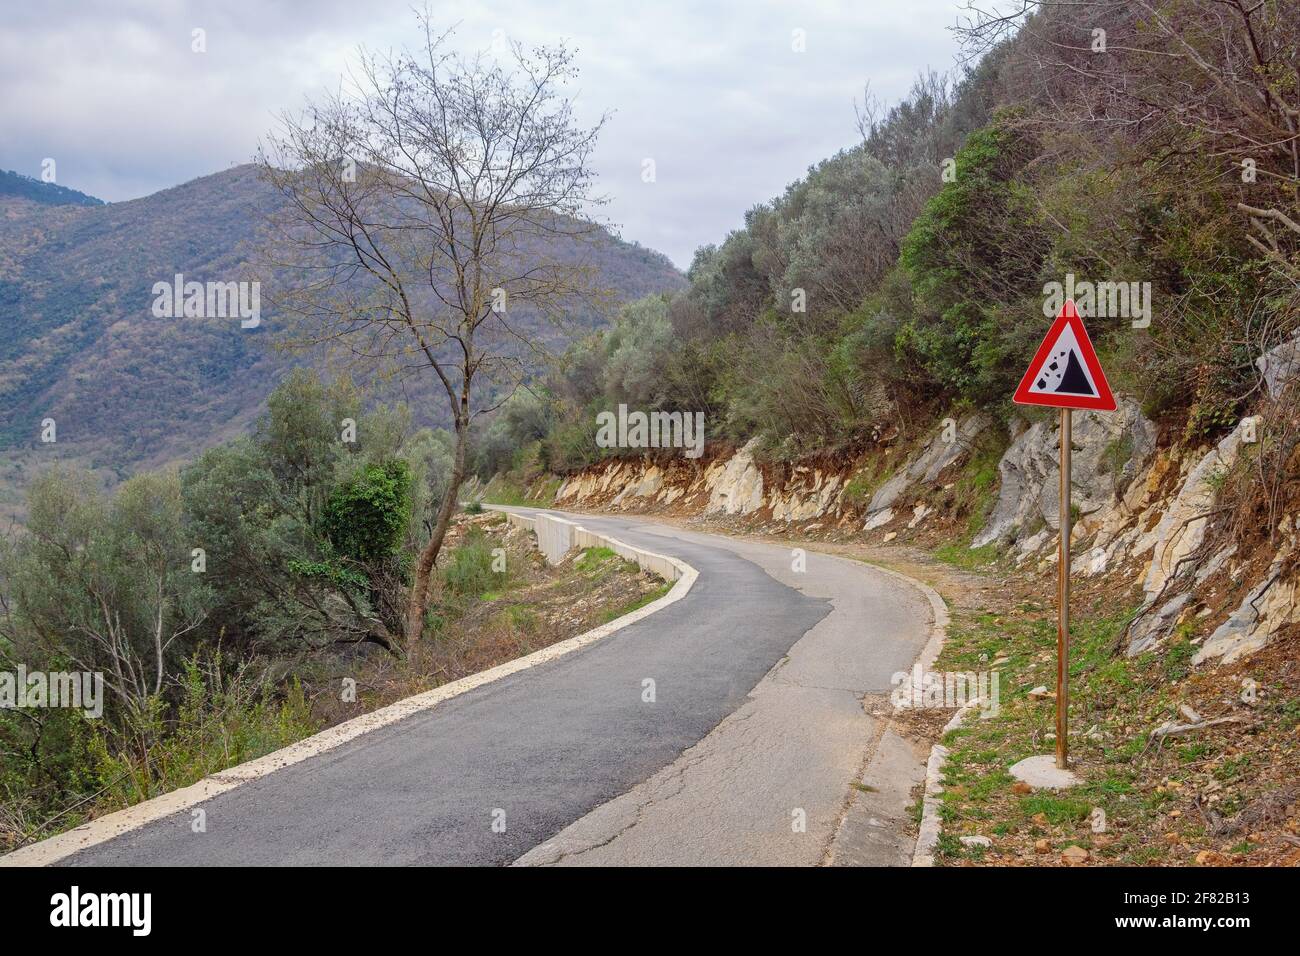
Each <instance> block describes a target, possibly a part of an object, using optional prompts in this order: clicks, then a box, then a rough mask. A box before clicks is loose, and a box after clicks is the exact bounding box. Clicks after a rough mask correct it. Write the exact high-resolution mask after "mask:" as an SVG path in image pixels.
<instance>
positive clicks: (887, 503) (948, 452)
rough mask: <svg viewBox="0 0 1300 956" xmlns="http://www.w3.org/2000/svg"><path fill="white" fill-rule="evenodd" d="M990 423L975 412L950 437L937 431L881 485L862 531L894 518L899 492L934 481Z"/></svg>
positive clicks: (868, 508)
mask: <svg viewBox="0 0 1300 956" xmlns="http://www.w3.org/2000/svg"><path fill="white" fill-rule="evenodd" d="M990 424H991V421H990V419H989V418H988V416H987V415H984V414H983V413H982V412H976V413H975V414H973V415H970V416H968V417H967V418H965V419H963V420H962V421H961V422H959V423H957V427H956V430H955V435H953V437H952V438H951V440H949V438H948V436H947V435H946V434H945V431H944V430H940V432H939V434H937V435H935V436H934V438H932V439H931V440H930V443H929V444H928V445H926V446H925V448H924V449H923V450H922V451H921V453H920V454H919V455H917V456H916V457H915V458H913V459H912V460H911V461H909V462H908V463H907V464H906V465H904V466H902V467H901V468H899V469H898V471H896V472H894V474H893V475H891V476H890V478H889V480H888V481H886V482H885V483H884V484H883V485H881V486H880V487H879V488H878V489H877V490H876V493H875V494H874V495H873V496H872V498H871V504H869V505H867V521H866V524H865V526H864V530H866V531H870V530H872V529H873V528H879V527H880V526H881V525H884V524H888V523H889V521H890V520H891V519H892V518H893V517H894V512H893V506H894V503H895V502H896V501H898V499H899V498H900V497H901V496H902V494H903V493H904V492H905V491H907V489H909V488H911V487H912V486H913V485H915V484H917V483H919V482H925V481H934V480H935V479H936V478H937V477H939V474H940V472H942V471H943V470H944V469H945V468H947V467H948V466H949V465H951V464H952V463H953V462H955V461H956V460H957V459H958V458H960V457H961V456H962V455H963V454H965V453H966V452H967V451H969V450H970V447H971V443H972V442H974V440H975V438H976V437H977V436H978V435H979V433H980V432H982V431H983V430H984V429H986V428H988V427H989V425H990Z"/></svg>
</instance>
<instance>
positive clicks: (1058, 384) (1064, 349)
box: [1013, 299, 1115, 412]
mask: <svg viewBox="0 0 1300 956" xmlns="http://www.w3.org/2000/svg"><path fill="white" fill-rule="evenodd" d="M1013 400H1014V401H1015V402H1016V403H1017V404H1019V405H1046V406H1048V407H1049V408H1091V409H1095V410H1097V411H1102V412H1113V411H1114V410H1115V396H1114V395H1112V394H1111V391H1110V384H1109V383H1108V382H1107V381H1106V373H1105V372H1103V371H1102V370H1101V362H1099V361H1097V352H1096V350H1094V349H1093V347H1092V340H1091V339H1089V338H1088V330H1087V329H1085V328H1084V327H1083V320H1082V319H1080V318H1079V312H1078V310H1077V309H1075V307H1074V301H1073V300H1072V299H1066V300H1065V304H1064V305H1063V306H1061V311H1060V313H1059V314H1058V315H1057V316H1056V321H1055V322H1053V323H1052V327H1051V329H1050V330H1048V333H1047V337H1046V338H1045V339H1043V344H1042V345H1040V346H1039V347H1038V354H1037V355H1035V356H1034V360H1033V361H1032V362H1030V363H1029V370H1028V371H1027V372H1025V377H1024V378H1022V379H1021V380H1020V387H1019V388H1017V389H1016V394H1015V396H1014V398H1013Z"/></svg>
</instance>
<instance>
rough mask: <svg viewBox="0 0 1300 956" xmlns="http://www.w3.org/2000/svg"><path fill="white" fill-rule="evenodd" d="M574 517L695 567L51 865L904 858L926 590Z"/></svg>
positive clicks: (828, 561)
mask: <svg viewBox="0 0 1300 956" xmlns="http://www.w3.org/2000/svg"><path fill="white" fill-rule="evenodd" d="M517 510H519V511H521V512H525V513H526V512H528V511H529V510H530V509H517ZM570 517H572V518H573V520H577V521H580V522H581V524H582V525H583V526H584V527H587V528H589V529H590V530H592V531H597V532H600V533H604V534H608V535H610V536H613V537H616V538H618V539H619V540H621V541H624V542H626V543H628V544H631V545H634V546H638V547H642V548H645V549H647V550H652V551H655V552H658V553H660V554H667V555H671V556H673V557H676V558H679V559H681V560H682V561H685V562H687V563H688V564H690V565H691V566H692V567H694V568H695V569H696V570H697V571H698V572H699V576H698V579H697V580H696V581H695V583H694V585H693V586H692V587H691V589H690V590H689V592H687V593H686V594H685V595H684V596H683V597H682V598H681V599H680V600H677V601H676V602H675V603H672V604H669V605H668V606H667V607H664V608H662V609H661V610H659V611H657V612H656V613H654V614H651V615H649V616H648V617H645V618H644V619H642V620H639V621H636V622H635V623H632V624H630V625H628V626H626V627H624V628H622V629H621V630H617V631H615V632H614V633H612V634H610V635H609V636H607V637H604V638H603V639H601V640H599V641H596V642H595V643H592V644H590V645H588V646H585V647H582V648H580V649H578V650H575V651H572V652H571V653H568V654H565V655H564V656H561V657H558V658H557V659H554V660H550V661H547V662H545V663H542V664H539V665H537V666H535V667H530V668H528V669H525V670H520V671H518V672H516V673H513V674H510V675H509V676H506V677H503V678H501V679H499V680H496V681H493V682H492V683H487V684H484V685H482V686H479V687H476V688H474V689H472V690H469V691H468V692H466V693H463V694H461V695H459V696H456V697H453V698H451V699H448V700H445V701H442V702H441V703H438V704H436V706H432V707H430V708H428V709H426V710H422V711H419V712H417V713H414V714H412V715H410V716H407V717H404V718H403V719H401V720H400V721H398V722H396V723H392V724H389V725H388V726H383V727H379V728H378V729H375V730H373V731H370V732H368V733H364V734H362V735H360V736H357V737H355V738H353V739H351V740H348V741H347V742H345V743H343V744H341V745H339V746H335V747H333V748H332V749H328V750H325V751H323V752H321V753H319V754H317V755H314V756H311V757H309V758H307V759H303V760H301V761H299V762H297V763H293V764H292V765H289V766H285V767H284V768H283V769H277V770H275V771H274V772H271V773H267V774H265V775H263V776H259V777H257V778H256V779H250V780H248V782H245V783H242V785H239V786H237V787H234V788H233V789H229V790H226V791H224V792H219V793H217V794H216V795H215V796H212V797H211V798H210V799H206V800H205V801H203V802H201V803H198V804H197V805H196V806H194V807H190V806H184V807H182V808H181V809H178V810H177V811H176V812H174V813H170V814H169V815H166V816H163V817H161V818H159V819H155V820H153V821H152V822H148V823H145V824H144V825H142V826H138V827H136V828H134V829H129V830H126V832H123V833H121V834H120V835H117V836H114V837H112V838H111V839H107V840H105V841H103V842H99V843H96V844H94V845H90V846H88V847H87V848H85V849H82V850H80V851H79V852H75V853H73V854H71V855H66V856H63V857H62V858H61V859H58V860H55V861H52V862H58V863H60V864H71V865H82V866H104V865H220V864H224V865H277V864H296V865H365V864H398V865H400V864H416V865H418V864H452V865H455V864H478V865H484V864H510V863H519V864H525V865H533V864H539V865H549V864H770V865H794V864H799V865H803V864H808V865H816V864H821V863H835V862H839V863H844V862H891V863H897V862H904V861H905V852H904V848H903V847H904V843H905V839H904V838H902V837H901V835H900V832H899V831H901V823H900V819H901V816H902V815H903V811H902V810H901V809H900V808H901V807H902V806H903V805H905V803H906V802H907V791H908V790H909V789H910V787H911V784H912V782H914V780H915V779H916V775H917V761H916V760H915V759H914V757H915V755H914V754H911V753H908V752H906V748H901V749H900V747H899V745H898V741H897V740H894V741H893V742H892V743H890V738H889V736H888V730H887V726H886V725H887V720H886V719H885V717H884V716H883V715H884V714H885V713H886V712H887V706H886V705H885V703H884V701H885V698H886V696H887V694H888V692H889V690H890V686H891V685H890V678H891V675H892V674H894V673H895V672H897V671H905V670H907V669H909V668H910V667H911V665H912V663H913V661H914V660H915V659H916V658H917V655H918V653H919V652H920V651H921V649H922V647H923V646H924V645H925V643H926V642H927V640H929V639H930V637H931V631H932V628H931V624H932V621H933V618H934V613H935V612H934V608H933V605H932V603H931V599H930V598H929V597H928V596H927V594H926V593H925V592H924V591H922V590H921V589H920V588H918V587H917V586H916V585H915V584H914V583H911V582H909V581H908V580H907V579H904V578H902V577H901V576H899V575H895V574H892V573H891V572H888V571H884V570H880V569H877V568H873V567H870V566H868V565H864V564H861V563H858V562H854V561H850V560H847V559H842V558H837V557H831V556H826V555H821V554H817V553H808V554H807V555H806V558H805V559H804V560H806V568H804V569H802V570H800V569H799V565H800V556H798V555H795V554H794V553H793V552H792V551H791V550H790V549H789V548H783V547H779V546H776V545H770V544H762V543H757V542H753V541H748V540H743V539H733V538H728V537H723V536H718V535H709V534H701V533H695V532H691V531H686V530H682V529H680V528H675V527H670V526H666V525H662V524H656V523H655V522H654V521H653V519H642V518H634V517H630V518H615V517H589V516H570ZM647 681H653V689H654V693H653V700H652V701H651V700H648V699H647V698H648V696H649V695H648V694H647V692H646V688H647V687H648V686H650V685H648V684H647V683H646V682H647ZM873 711H874V714H873ZM877 715H879V716H877ZM864 774H865V775H867V776H868V777H870V776H871V775H872V774H874V775H875V777H874V779H877V780H879V781H881V786H870V787H868V786H863V785H862V783H861V781H862V780H863V779H864ZM217 776H218V778H220V775H217ZM875 800H878V801H880V803H881V805H879V806H873V805H872V803H873V801H875ZM884 803H889V804H890V806H889V807H886V806H884ZM195 809H198V810H202V811H203V812H202V814H201V815H199V816H201V817H202V827H201V828H200V827H196V825H195V822H194V821H195V819H196V814H195V812H194V811H195ZM196 830H198V832H196ZM882 836H883V839H882ZM38 846H39V845H38ZM33 849H35V848H33Z"/></svg>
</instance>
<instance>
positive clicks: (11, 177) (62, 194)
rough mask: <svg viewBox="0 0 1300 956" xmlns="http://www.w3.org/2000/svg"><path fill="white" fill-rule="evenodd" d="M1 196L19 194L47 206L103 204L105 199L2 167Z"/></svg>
mask: <svg viewBox="0 0 1300 956" xmlns="http://www.w3.org/2000/svg"><path fill="white" fill-rule="evenodd" d="M0 196H17V197H19V198H20V199H30V200H32V201H33V202H39V203H44V204H45V205H47V206H103V205H105V203H104V200H102V199H96V198H95V197H94V196H87V195H86V194H85V193H82V192H77V190H75V189H69V188H68V187H67V186H60V185H58V184H57V183H45V182H41V181H40V180H39V179H33V178H32V177H31V176H24V175H23V174H22V173H16V172H14V171H13V170H10V169H0Z"/></svg>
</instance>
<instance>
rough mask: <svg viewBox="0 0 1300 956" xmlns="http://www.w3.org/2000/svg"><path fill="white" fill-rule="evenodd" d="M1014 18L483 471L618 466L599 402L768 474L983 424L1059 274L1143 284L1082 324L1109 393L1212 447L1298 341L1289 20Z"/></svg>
mask: <svg viewBox="0 0 1300 956" xmlns="http://www.w3.org/2000/svg"><path fill="white" fill-rule="evenodd" d="M1029 6H1030V7H1033V8H1037V9H1036V12H1034V13H1032V14H1031V15H1029V16H1028V17H1026V18H1024V22H1023V26H1022V27H1021V28H1020V29H1019V30H1018V32H1014V35H1008V34H1011V33H1012V32H1013V31H1014V28H1015V27H1016V26H1017V25H1018V24H1019V21H1015V22H1011V23H1003V22H1000V21H994V22H991V23H989V24H986V25H985V26H984V27H982V28H981V27H979V26H976V27H974V28H972V29H971V30H970V31H968V32H967V36H966V40H967V42H968V49H969V50H970V52H971V53H972V54H976V53H980V52H984V51H987V52H985V53H984V56H983V58H982V59H980V60H979V62H978V65H977V66H975V67H974V68H973V69H972V70H970V71H969V72H967V73H965V74H964V75H962V76H960V77H959V78H958V79H957V80H956V82H954V83H951V84H950V83H948V82H946V81H944V80H942V79H939V78H936V77H925V78H923V79H922V80H921V81H919V82H918V83H917V85H916V87H915V89H914V90H913V92H912V94H911V95H910V96H909V97H908V98H907V99H906V100H905V101H904V102H902V103H901V104H899V105H898V106H896V107H894V108H892V109H890V110H888V111H887V112H886V111H881V110H879V109H878V108H876V107H875V106H874V104H872V102H871V101H870V100H868V103H867V104H866V106H865V108H862V109H860V112H861V114H862V117H863V122H862V131H863V141H862V142H861V143H860V144H858V145H856V146H854V147H851V148H848V149H845V150H844V151H842V152H841V153H839V154H837V155H836V156H833V157H831V158H829V159H827V160H825V161H824V162H822V163H820V164H818V165H817V166H816V167H814V168H812V169H810V170H809V172H808V174H807V176H806V177H804V178H803V179H801V180H799V181H797V182H795V183H793V184H792V185H791V186H790V187H789V188H788V189H787V190H786V192H785V193H784V194H783V195H781V196H779V197H777V198H775V199H773V200H771V201H769V202H766V203H763V204H760V205H758V206H756V207H754V208H753V209H752V210H750V211H749V213H748V214H747V215H746V223H745V226H744V228H742V229H740V230H737V231H736V232H734V233H732V234H731V235H729V236H728V237H726V239H725V240H724V241H722V242H721V243H719V244H718V245H716V246H714V245H710V246H706V247H704V248H702V249H700V250H699V252H698V253H697V255H696V257H695V261H694V262H693V264H692V266H691V268H690V270H689V273H688V276H689V280H690V285H689V287H688V288H687V289H685V290H683V291H681V292H679V293H677V294H675V295H668V296H657V297H652V298H649V299H645V300H642V301H640V302H637V303H634V304H632V305H630V306H628V307H627V308H626V309H625V310H624V311H623V313H622V315H621V317H620V318H619V320H618V322H617V324H616V325H615V327H614V328H613V329H612V330H609V331H603V332H600V333H598V334H596V335H595V336H593V337H592V338H591V339H590V340H588V341H586V342H583V343H581V344H580V345H577V346H575V347H574V348H573V349H571V350H570V353H569V354H568V356H567V360H566V363H565V366H564V368H563V369H562V371H560V372H559V373H557V374H556V375H554V376H553V377H552V378H551V379H550V380H549V381H548V382H547V383H546V388H545V390H544V397H543V400H542V401H540V402H537V403H532V402H526V401H524V400H522V399H521V402H520V404H521V405H529V406H535V407H520V408H516V409H513V410H511V411H510V412H509V413H508V414H507V415H504V416H502V419H501V422H500V423H499V425H498V426H497V440H498V444H499V446H500V447H499V450H498V451H497V452H496V453H495V457H492V458H491V460H490V461H488V463H487V467H488V468H492V467H499V466H500V465H501V463H502V462H503V461H504V460H505V459H506V458H507V457H508V454H509V449H511V448H512V447H521V446H524V445H526V444H528V443H529V442H532V441H540V446H539V454H540V458H539V462H540V465H541V466H542V467H543V468H547V469H550V470H553V471H559V472H568V471H573V470H575V469H578V468H580V467H581V466H583V465H586V464H588V463H590V462H592V461H594V460H595V459H596V458H598V457H599V456H600V455H602V454H612V453H617V449H614V450H612V451H609V450H602V449H599V448H597V447H596V445H595V442H594V437H593V436H594V432H595V428H594V426H593V421H594V416H595V414H596V413H597V412H598V411H601V410H604V409H609V408H613V407H615V406H616V405H617V404H618V403H620V402H625V403H627V404H628V405H629V406H630V407H635V408H640V409H645V410H656V409H657V410H668V411H704V412H705V413H706V420H707V422H708V426H707V427H708V435H709V438H710V439H711V440H721V441H725V442H732V443H736V444H740V443H743V442H745V441H748V440H750V439H754V438H757V439H758V440H759V451H760V454H761V456H762V457H764V458H765V459H767V460H783V459H786V460H788V459H794V458H797V457H799V456H801V455H806V454H809V453H818V454H822V453H826V452H828V451H836V450H843V449H854V448H861V447H862V446H863V445H864V444H866V443H870V442H871V441H873V440H874V439H878V438H880V437H881V436H887V435H888V436H892V435H895V434H897V433H898V432H899V431H901V432H903V433H904V434H907V433H915V432H916V430H917V429H918V428H925V427H929V425H930V423H931V422H932V421H933V420H934V419H935V418H937V417H938V416H939V415H940V413H941V412H947V411H948V410H951V409H954V408H956V409H960V408H962V407H970V408H979V409H982V410H984V411H985V412H988V413H992V414H993V415H995V416H997V417H998V418H1000V419H1002V420H1004V421H1005V420H1006V419H1008V418H1009V416H1010V412H1011V405H1010V395H1011V393H1012V391H1013V389H1014V386H1015V383H1016V381H1017V380H1018V378H1019V376H1020V375H1021V374H1022V372H1023V371H1024V369H1023V365H1024V363H1025V361H1026V360H1027V358H1028V357H1029V356H1030V355H1032V353H1033V349H1034V347H1035V346H1036V345H1037V343H1038V342H1039V341H1040V339H1041V337H1042V335H1043V334H1044V332H1045V331H1046V329H1047V326H1048V324H1049V323H1050V318H1051V317H1050V315H1047V314H1045V309H1044V302H1045V299H1046V295H1045V292H1046V287H1047V286H1048V284H1049V283H1053V282H1055V283H1065V282H1066V281H1067V275H1070V274H1072V275H1073V276H1074V277H1075V278H1076V280H1077V281H1078V282H1085V281H1087V282H1092V283H1099V282H1109V281H1113V282H1124V283H1139V284H1142V283H1149V289H1150V303H1151V311H1150V315H1149V317H1148V318H1149V322H1145V324H1144V320H1143V319H1142V318H1140V317H1139V316H1137V315H1127V314H1126V315H1106V314H1098V313H1100V312H1101V311H1102V310H1100V309H1096V310H1093V311H1094V314H1093V315H1092V316H1091V317H1089V318H1088V325H1089V329H1090V331H1091V333H1092V337H1093V340H1094V342H1096V343H1097V344H1098V346H1099V348H1100V350H1101V352H1102V359H1103V362H1104V365H1105V367H1106V369H1107V370H1108V373H1109V376H1110V378H1111V382H1112V385H1115V386H1116V387H1117V388H1118V390H1119V391H1120V392H1122V393H1123V394H1126V395H1128V396H1132V397H1134V398H1136V399H1137V401H1138V402H1139V403H1140V405H1141V407H1142V408H1143V410H1144V411H1145V412H1146V414H1147V415H1148V416H1150V417H1155V418H1158V419H1160V420H1161V421H1162V422H1165V423H1167V424H1168V425H1169V427H1171V428H1172V429H1174V430H1175V431H1176V432H1177V433H1178V434H1179V435H1181V436H1182V437H1183V438H1185V439H1186V440H1188V441H1199V440H1201V439H1204V438H1209V437H1213V436H1215V435H1217V434H1221V433H1222V431H1223V430H1224V429H1226V428H1227V427H1229V426H1231V425H1232V424H1234V423H1235V422H1236V421H1237V419H1238V417H1239V416H1240V414H1241V412H1242V410H1243V409H1244V408H1245V407H1246V406H1247V404H1248V403H1249V401H1250V400H1251V398H1252V396H1255V395H1256V394H1257V393H1258V391H1259V382H1260V379H1259V374H1258V372H1257V370H1256V368H1255V367H1254V364H1253V363H1254V360H1255V358H1256V357H1257V356H1259V355H1260V354H1262V353H1263V352H1265V351H1267V350H1268V349H1269V348H1270V347H1272V346H1274V345H1276V344H1277V343H1279V342H1281V341H1283V340H1285V339H1286V338H1287V337H1288V336H1289V335H1290V334H1292V333H1293V332H1294V331H1295V329H1296V328H1297V322H1298V319H1300V311H1298V309H1297V305H1298V299H1297V283H1298V281H1300V270H1297V267H1296V258H1295V255H1296V246H1297V243H1298V242H1300V231H1297V229H1296V222H1295V210H1296V199H1297V187H1298V186H1300V162H1298V160H1297V149H1298V146H1297V134H1296V131H1295V122H1296V121H1295V108H1296V106H1297V104H1300V91H1298V90H1297V79H1296V75H1295V72H1294V68H1293V67H1294V54H1295V50H1296V48H1297V44H1298V43H1300V21H1297V19H1296V18H1295V16H1294V15H1293V14H1294V11H1293V10H1290V9H1288V7H1289V5H1288V4H1286V3H1282V2H1267V0H1266V2H1264V3H1259V4H1252V5H1238V4H1234V3H1215V2H1210V0H1165V2H1155V3H1144V2H1104V3H1100V4H1089V5H1086V6H1082V7H1081V6H1078V5H1073V4H1057V3H1048V4H1041V5H1038V4H1031V5H1029ZM1098 29H1104V32H1105V49H1104V51H1099V50H1094V49H1093V47H1094V46H1095V45H1097V44H1098V42H1099V41H1098V39H1097V34H1096V33H1095V31H1097V30H1098ZM1139 288H1141V286H1140V285H1139ZM1085 314H1086V313H1085ZM1135 321H1136V324H1137V325H1138V326H1140V327H1136V328H1135V327H1134V325H1135Z"/></svg>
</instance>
